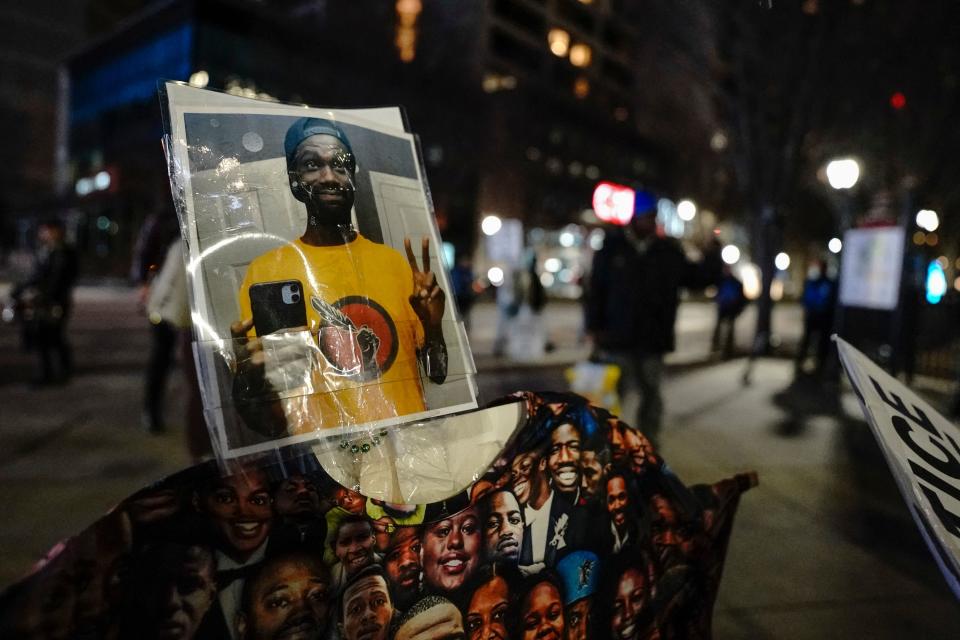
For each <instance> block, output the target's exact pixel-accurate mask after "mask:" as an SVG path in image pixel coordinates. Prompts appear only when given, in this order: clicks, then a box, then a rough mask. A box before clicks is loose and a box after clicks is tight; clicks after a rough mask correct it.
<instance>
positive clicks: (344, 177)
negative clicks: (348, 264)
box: [291, 133, 355, 221]
mask: <svg viewBox="0 0 960 640" xmlns="http://www.w3.org/2000/svg"><path fill="white" fill-rule="evenodd" d="M351 163H352V158H351V156H350V153H349V152H348V151H347V148H346V147H344V146H343V143H342V142H340V140H338V139H337V138H335V137H333V136H331V135H327V134H323V133H320V134H316V135H312V136H310V137H309V138H307V139H305V140H304V141H303V142H301V143H300V144H299V145H298V146H297V149H296V151H295V152H294V156H293V164H292V166H291V170H292V173H291V179H292V180H296V181H298V182H299V184H300V187H301V189H300V190H297V189H294V193H295V194H297V193H300V194H302V195H303V197H304V198H305V199H306V200H307V201H309V202H312V203H313V204H315V205H316V206H318V207H319V208H320V209H321V210H330V211H332V212H337V213H340V214H341V215H342V212H344V211H347V212H349V211H350V207H352V206H353V200H354V191H355V186H354V182H353V172H352V171H351ZM335 220H336V221H340V218H339V217H337V218H336V219H335Z"/></svg>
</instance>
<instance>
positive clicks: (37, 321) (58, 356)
mask: <svg viewBox="0 0 960 640" xmlns="http://www.w3.org/2000/svg"><path fill="white" fill-rule="evenodd" d="M37 243H38V248H37V256H36V262H35V265H34V269H33V273H32V274H31V275H30V278H29V279H28V280H27V281H26V282H23V283H21V284H19V285H18V286H17V287H16V288H15V289H14V291H13V298H14V300H16V303H17V307H18V308H19V309H20V313H21V317H22V318H23V322H24V333H25V335H26V336H27V337H28V346H30V347H33V348H36V350H37V353H38V354H39V356H40V375H39V376H38V377H37V378H36V380H35V381H34V382H35V384H38V385H48V384H54V383H58V382H66V381H67V380H68V379H69V378H70V375H71V373H73V354H72V352H71V349H70V344H69V343H68V342H67V335H66V334H67V320H68V319H69V317H70V309H71V307H72V300H73V285H74V282H75V281H76V277H77V267H78V262H77V254H76V251H74V249H73V247H71V246H70V245H68V244H67V243H66V242H65V240H64V226H63V222H61V221H60V220H47V221H44V222H42V223H41V224H40V226H39V228H38V229H37Z"/></svg>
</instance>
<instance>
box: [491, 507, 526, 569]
mask: <svg viewBox="0 0 960 640" xmlns="http://www.w3.org/2000/svg"><path fill="white" fill-rule="evenodd" d="M522 545H523V515H522V514H521V513H520V504H519V503H518V502H517V499H516V498H515V497H514V495H513V494H512V493H510V492H509V491H497V492H495V493H494V494H493V495H491V496H490V497H489V498H488V499H487V509H486V516H485V518H484V521H483V546H484V551H485V553H486V557H487V559H488V560H491V561H497V560H509V561H513V562H516V561H517V559H518V558H519V557H520V547H521V546H522Z"/></svg>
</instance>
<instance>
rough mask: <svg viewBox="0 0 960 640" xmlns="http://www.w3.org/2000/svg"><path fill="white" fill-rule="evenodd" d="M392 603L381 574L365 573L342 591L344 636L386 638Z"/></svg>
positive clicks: (348, 638) (352, 639)
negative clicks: (368, 574)
mask: <svg viewBox="0 0 960 640" xmlns="http://www.w3.org/2000/svg"><path fill="white" fill-rule="evenodd" d="M392 617H393V603H392V601H391V600H390V593H389V591H388V590H387V583H386V581H385V580H384V579H383V577H382V576H376V575H373V576H366V577H364V578H361V579H360V580H357V581H356V582H355V583H354V584H352V585H350V586H349V587H347V588H346V590H345V591H344V592H343V625H342V628H341V636H342V637H343V640H387V636H388V633H389V632H390V619H391V618H392Z"/></svg>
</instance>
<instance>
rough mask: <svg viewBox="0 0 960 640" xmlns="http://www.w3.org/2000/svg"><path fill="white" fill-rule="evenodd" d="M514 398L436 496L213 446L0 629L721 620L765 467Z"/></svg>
mask: <svg viewBox="0 0 960 640" xmlns="http://www.w3.org/2000/svg"><path fill="white" fill-rule="evenodd" d="M517 400H520V401H522V402H524V403H525V406H526V407H527V415H528V420H527V422H526V424H525V425H524V426H523V427H521V428H520V430H519V431H518V432H517V433H516V434H515V437H514V438H513V441H514V443H515V444H514V445H513V446H511V447H508V449H507V450H505V451H503V452H502V454H501V456H499V457H498V458H497V459H496V460H495V461H494V462H493V464H492V465H491V467H490V468H489V471H488V472H487V473H486V474H485V475H483V476H482V477H481V478H480V479H478V480H477V481H476V482H475V483H473V484H472V485H471V486H470V487H469V488H467V489H466V490H465V491H463V492H462V493H460V494H457V495H455V496H452V497H451V498H449V499H448V500H444V501H440V502H434V503H430V504H425V505H423V504H421V505H414V504H410V505H406V504H391V503H387V502H384V501H381V500H378V499H375V498H372V497H368V496H364V495H362V494H361V493H358V492H357V491H354V490H352V489H350V488H348V487H344V486H341V485H339V484H337V483H336V482H335V481H334V480H333V479H332V478H331V477H330V476H328V475H327V474H326V473H325V472H324V471H323V469H322V468H321V467H320V466H319V464H318V463H317V460H316V458H314V457H312V456H310V455H306V456H302V455H301V456H299V457H297V456H294V455H293V454H292V453H290V457H288V458H287V459H286V461H285V462H284V463H283V464H282V465H276V464H272V465H262V466H257V465H254V464H250V463H247V464H246V466H243V467H242V468H238V469H234V470H233V471H234V473H233V475H230V476H226V477H222V476H221V475H220V472H219V469H218V468H217V467H216V466H215V465H214V464H212V463H211V464H207V465H199V466H197V467H194V468H192V469H191V470H188V471H186V472H184V473H181V474H179V475H177V476H173V477H171V478H169V479H168V480H166V481H164V482H163V483H161V484H160V485H158V486H155V487H152V488H150V489H148V490H146V491H144V492H141V493H139V494H136V495H134V496H133V497H132V498H131V499H129V500H128V501H126V502H125V503H124V504H123V505H121V507H120V508H118V509H117V510H116V511H115V512H113V513H112V514H111V515H109V516H108V517H106V518H104V519H103V520H101V521H100V522H98V523H97V524H96V525H94V526H93V527H92V528H91V529H89V530H88V531H87V532H85V533H84V534H83V535H81V536H79V537H77V538H75V539H73V540H71V541H70V542H69V543H68V544H66V545H65V546H63V547H62V548H60V549H58V550H57V551H56V552H55V553H52V554H51V556H50V557H49V558H48V560H47V562H46V564H45V566H44V567H43V568H41V569H40V570H39V571H38V572H37V573H36V574H34V575H33V576H32V577H30V578H28V579H27V580H25V581H24V582H22V583H20V584H19V585H16V586H14V587H13V588H12V589H10V590H8V591H7V592H6V593H5V594H3V595H2V596H0V632H3V634H4V635H5V634H6V633H9V632H11V631H12V632H13V634H14V636H16V637H26V638H29V637H75V636H78V635H82V636H83V637H109V638H113V637H137V638H147V637H164V638H174V637H175V638H227V639H230V640H238V639H252V638H285V637H300V638H319V639H338V640H358V639H361V638H362V639H364V640H377V639H387V638H397V639H401V638H402V639H404V640H406V639H411V638H419V639H421V640H422V639H427V638H433V639H439V638H445V639H454V638H503V639H506V638H516V639H519V638H549V637H552V638H562V639H565V640H573V639H578V638H588V637H596V638H610V637H615V638H623V639H633V638H653V637H673V636H683V637H687V636H689V635H690V633H693V632H695V631H696V630H697V629H699V630H701V631H702V630H703V629H706V628H708V627H709V620H710V610H711V606H712V600H713V597H714V595H715V589H716V586H717V582H718V580H719V570H720V565H721V564H722V560H723V548H724V540H725V536H726V535H727V532H728V530H729V527H728V525H729V521H730V516H731V515H732V512H733V508H735V505H736V502H737V500H736V497H737V496H738V495H739V493H740V491H742V490H743V489H745V488H747V487H748V486H751V484H752V480H750V479H749V478H746V477H740V478H737V479H734V480H731V481H724V482H721V483H718V484H716V485H711V486H700V487H694V488H687V487H686V486H684V485H683V484H681V483H680V481H679V480H677V478H676V477H675V476H673V475H672V474H671V473H670V472H669V471H668V470H667V469H666V467H665V466H664V465H663V461H662V460H661V458H660V457H659V456H658V454H657V453H656V452H655V451H654V450H653V448H652V447H651V446H650V444H649V442H648V441H647V440H646V439H645V438H644V436H643V434H641V433H640V432H639V431H637V430H635V429H633V428H632V427H629V426H627V425H625V424H623V423H622V422H620V421H619V420H617V419H616V418H614V417H612V416H610V415H609V414H607V413H606V412H605V411H604V410H601V409H597V408H594V407H592V406H589V405H587V404H586V403H585V402H583V401H582V399H579V398H577V397H576V396H571V395H563V394H557V395H551V396H534V395H532V394H525V395H522V396H518V397H514V398H512V399H511V401H517ZM299 453H302V450H301V451H300V452H299ZM79 574H82V576H81V575H79ZM17 634H19V635H17Z"/></svg>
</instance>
